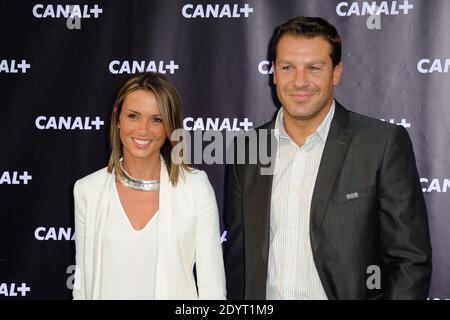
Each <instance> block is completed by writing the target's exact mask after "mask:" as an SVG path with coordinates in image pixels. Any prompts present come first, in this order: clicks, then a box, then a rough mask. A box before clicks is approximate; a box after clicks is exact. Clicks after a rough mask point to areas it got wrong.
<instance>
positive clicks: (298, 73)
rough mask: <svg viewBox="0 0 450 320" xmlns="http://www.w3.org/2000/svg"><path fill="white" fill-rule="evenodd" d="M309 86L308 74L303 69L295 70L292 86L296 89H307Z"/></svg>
mask: <svg viewBox="0 0 450 320" xmlns="http://www.w3.org/2000/svg"><path fill="white" fill-rule="evenodd" d="M308 85H309V78H308V73H307V72H306V70H304V69H297V70H295V74H294V86H295V87H296V88H301V87H307V86H308Z"/></svg>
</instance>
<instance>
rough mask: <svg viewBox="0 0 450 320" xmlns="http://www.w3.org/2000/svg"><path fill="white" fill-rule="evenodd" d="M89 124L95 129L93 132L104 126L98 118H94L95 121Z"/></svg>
mask: <svg viewBox="0 0 450 320" xmlns="http://www.w3.org/2000/svg"><path fill="white" fill-rule="evenodd" d="M91 124H92V125H93V126H94V127H95V130H100V126H102V125H104V124H105V122H104V121H103V120H100V117H95V120H92V121H91Z"/></svg>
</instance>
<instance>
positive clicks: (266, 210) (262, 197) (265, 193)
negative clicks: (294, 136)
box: [256, 120, 276, 265]
mask: <svg viewBox="0 0 450 320" xmlns="http://www.w3.org/2000/svg"><path fill="white" fill-rule="evenodd" d="M274 127H275V120H273V121H272V122H270V123H269V124H268V125H267V126H264V127H263V128H261V129H260V130H258V131H257V134H258V135H259V137H258V143H259V146H261V143H264V144H265V145H266V147H267V149H266V150H267V156H269V157H270V159H271V160H270V163H269V164H262V163H261V162H260V161H259V160H260V156H259V154H258V162H257V165H256V170H257V172H256V177H257V181H256V188H257V192H256V194H257V197H258V198H257V199H256V203H257V214H258V215H259V217H258V221H259V222H260V225H259V234H260V241H261V242H260V243H261V255H262V258H263V261H264V264H265V265H267V260H268V255H269V229H270V203H271V194H272V182H273V171H272V174H261V173H262V172H264V169H266V170H267V169H268V167H269V166H274V165H275V156H276V145H275V148H274V149H273V150H272V145H271V140H272V139H275V136H274V135H273V130H272V129H273V128H274ZM261 139H262V140H261ZM275 141H276V139H275ZM258 152H260V148H258ZM262 169H263V170H262Z"/></svg>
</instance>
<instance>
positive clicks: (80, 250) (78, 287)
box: [72, 181, 86, 300]
mask: <svg viewBox="0 0 450 320" xmlns="http://www.w3.org/2000/svg"><path fill="white" fill-rule="evenodd" d="M73 197H74V202H75V251H76V253H75V283H74V287H73V291H72V294H73V299H74V300H85V299H86V294H85V286H84V236H85V216H86V205H85V203H84V201H83V198H82V197H81V196H80V186H79V183H78V181H77V182H76V183H75V186H74V188H73Z"/></svg>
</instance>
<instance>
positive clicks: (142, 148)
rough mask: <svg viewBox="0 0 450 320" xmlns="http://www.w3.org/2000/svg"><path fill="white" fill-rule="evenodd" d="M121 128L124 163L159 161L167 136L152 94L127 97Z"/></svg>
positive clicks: (146, 92)
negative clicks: (125, 161) (133, 159)
mask: <svg viewBox="0 0 450 320" xmlns="http://www.w3.org/2000/svg"><path fill="white" fill-rule="evenodd" d="M118 127H119V135H120V140H121V141H122V145H123V156H124V159H132V158H135V159H142V160H144V159H152V158H154V157H156V158H158V159H159V152H160V149H161V147H162V145H163V144H164V141H165V140H166V133H165V130H164V125H163V120H162V117H161V114H160V112H159V108H158V104H157V102H156V97H155V95H154V94H153V92H151V91H144V90H136V91H133V92H131V93H130V94H128V95H127V96H126V97H125V99H124V101H123V104H122V111H121V113H120V115H119V123H118Z"/></svg>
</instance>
